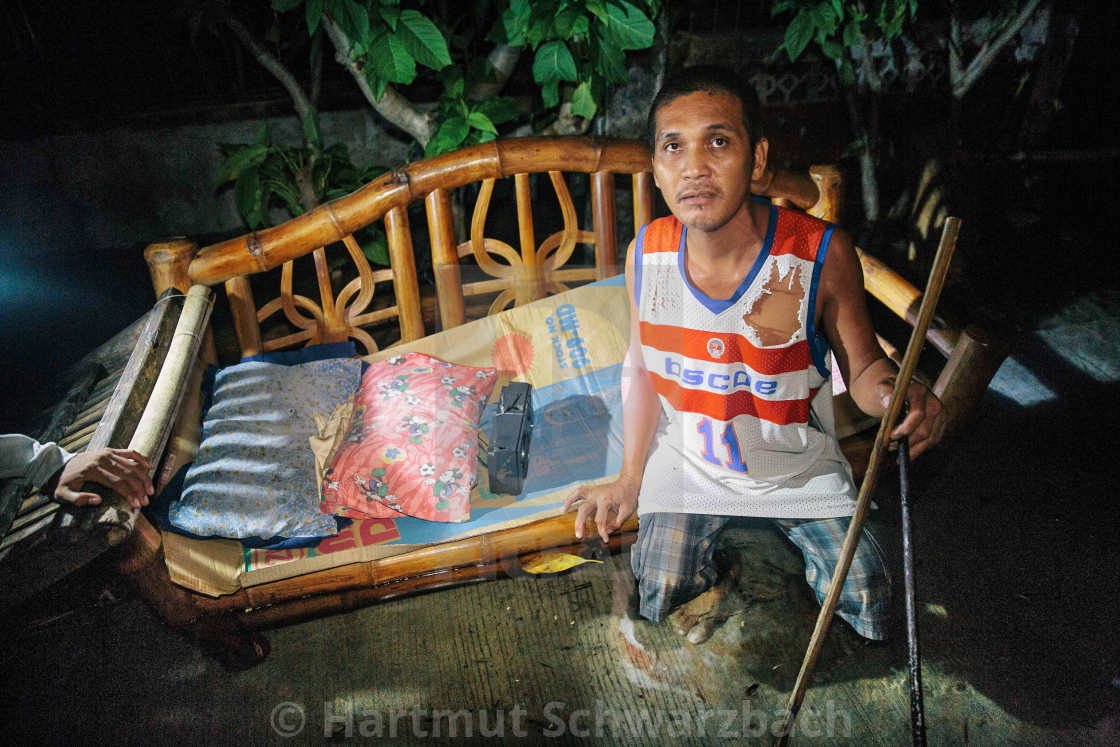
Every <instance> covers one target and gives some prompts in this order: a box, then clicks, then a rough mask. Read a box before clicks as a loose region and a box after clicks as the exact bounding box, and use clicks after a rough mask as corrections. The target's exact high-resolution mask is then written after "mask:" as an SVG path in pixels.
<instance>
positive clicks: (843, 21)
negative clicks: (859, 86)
mask: <svg viewBox="0 0 1120 747" xmlns="http://www.w3.org/2000/svg"><path fill="white" fill-rule="evenodd" d="M917 12H918V3H917V0H878V1H877V2H870V1H864V0H777V2H775V3H774V4H773V5H772V6H771V9H770V13H771V15H774V16H777V15H782V14H792V15H793V17H792V19H790V22H789V25H788V26H787V27H786V32H785V36H784V37H783V39H782V43H781V44H780V45H779V46H778V49H777V50H776V51H777V52H782V51H784V52H785V53H786V55H787V56H788V57H789V60H790V62H794V61H796V60H797V59H798V58H799V57H801V55H802V54H803V53H804V52H805V50H806V49H807V48H808V47H809V46H810V45H812V44H815V45H816V48H817V49H819V50H820V52H821V54H823V55H824V56H825V57H827V58H828V59H829V60H831V61H832V62H833V64H834V65H835V66H836V72H837V75H838V77H839V79H840V84H841V85H844V86H854V85H855V84H856V72H855V64H856V63H855V57H854V56H853V54H852V50H853V49H854V48H856V47H860V46H864V45H868V46H869V45H870V44H871V43H872V42H874V41H879V40H882V41H885V42H887V43H888V44H889V43H890V42H892V41H894V40H895V39H897V38H898V37H900V36H901V35H902V33H903V31H905V28H906V24H907V23H909V22H912V21H913V20H914V18H915V17H916V15H917Z"/></svg>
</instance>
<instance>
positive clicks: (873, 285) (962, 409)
mask: <svg viewBox="0 0 1120 747" xmlns="http://www.w3.org/2000/svg"><path fill="white" fill-rule="evenodd" d="M856 252H857V253H858V254H859V260H860V265H861V266H862V267H863V284H864V287H865V288H866V289H867V292H868V293H870V294H871V295H872V296H874V297H875V298H876V299H878V300H879V301H880V302H882V304H883V305H884V306H886V307H887V308H888V309H890V311H891V312H892V313H894V314H895V315H896V316H898V317H899V318H900V319H903V320H905V321H906V322H907V323H908V324H909V325H911V326H913V324H914V321H915V320H916V319H917V315H918V309H919V307H920V306H921V303H922V292H921V291H919V290H918V289H917V288H916V287H914V285H913V284H911V283H910V282H909V281H908V280H906V278H904V277H902V276H901V275H899V274H898V273H897V272H895V271H894V270H892V269H891V268H890V267H888V266H887V265H885V264H884V263H883V262H881V261H880V260H878V259H876V258H875V257H873V256H871V255H870V254H868V253H866V252H864V251H863V250H862V249H859V248H857V249H856ZM926 340H927V341H928V342H930V343H931V344H932V345H933V346H934V347H935V348H937V350H938V351H939V352H940V353H941V354H942V355H943V356H944V357H945V358H946V362H945V365H944V366H943V367H942V369H941V372H940V373H939V374H938V376H937V379H936V381H935V382H934V384H933V393H934V394H936V395H937V397H938V398H939V399H940V400H941V403H942V405H943V407H944V408H945V411H946V414H947V417H948V422H947V424H946V434H949V433H952V432H953V431H954V430H956V429H957V428H959V427H960V425H961V424H962V423H963V422H964V421H965V420H967V419H968V417H969V415H970V414H971V413H972V411H973V410H974V409H975V407H976V405H977V403H979V401H980V398H981V397H982V396H983V394H984V391H985V390H986V389H987V388H988V382H990V381H991V380H992V377H993V376H995V374H996V371H997V370H998V369H999V367H1000V364H1001V363H1003V359H1004V358H1005V357H1006V356H1007V347H1006V345H1004V344H1003V343H1002V342H1000V341H998V340H996V339H994V338H992V336H991V335H990V334H989V333H988V332H987V331H985V330H984V329H983V328H981V327H979V326H978V325H975V324H970V325H968V326H966V327H964V328H963V329H962V328H960V327H958V326H956V325H954V324H952V323H950V322H948V321H947V320H946V319H945V318H944V317H941V316H935V317H934V320H933V323H932V324H931V325H930V328H929V331H928V332H927V333H926ZM888 346H889V344H888ZM887 352H888V354H890V353H892V351H891V350H889V349H888V351H887ZM892 357H894V355H892Z"/></svg>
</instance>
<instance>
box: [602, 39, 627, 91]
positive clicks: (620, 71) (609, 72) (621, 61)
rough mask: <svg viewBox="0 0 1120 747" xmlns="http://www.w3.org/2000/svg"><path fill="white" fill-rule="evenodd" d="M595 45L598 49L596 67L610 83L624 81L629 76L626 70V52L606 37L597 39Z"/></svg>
mask: <svg viewBox="0 0 1120 747" xmlns="http://www.w3.org/2000/svg"><path fill="white" fill-rule="evenodd" d="M595 46H596V49H597V51H598V59H597V60H596V63H595V67H596V69H598V71H599V72H600V73H602V75H603V77H604V78H606V80H607V81H608V82H610V83H625V82H626V79H627V78H628V77H629V74H628V73H627V71H626V53H625V52H623V51H622V50H621V49H619V48H618V47H616V46H615V45H614V44H612V43H611V42H609V41H607V40H606V39H601V40H599V43H598V44H597V45H595Z"/></svg>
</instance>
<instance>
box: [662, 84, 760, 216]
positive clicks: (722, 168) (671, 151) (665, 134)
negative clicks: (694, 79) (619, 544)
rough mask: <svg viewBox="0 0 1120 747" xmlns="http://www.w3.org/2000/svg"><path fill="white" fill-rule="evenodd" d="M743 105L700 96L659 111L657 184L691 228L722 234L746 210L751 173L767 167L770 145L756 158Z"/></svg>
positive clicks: (682, 98) (706, 94)
mask: <svg viewBox="0 0 1120 747" xmlns="http://www.w3.org/2000/svg"><path fill="white" fill-rule="evenodd" d="M742 106H743V105H742V103H741V102H740V101H739V99H738V98H736V97H735V96H732V95H730V94H727V93H709V92H707V91H697V92H694V93H689V94H685V95H684V96H679V97H677V98H675V99H673V100H672V101H670V102H669V103H667V104H665V105H663V106H662V107H661V108H660V109H659V110H658V111H657V116H656V120H655V121H656V131H655V134H654V141H653V142H654V145H653V180H654V183H655V184H657V186H658V188H659V189H660V190H661V194H662V196H664V198H665V202H666V204H668V206H669V209H670V210H671V211H673V215H675V216H677V219H678V220H680V222H681V223H684V224H685V225H686V226H688V227H689V228H690V229H693V230H698V231H717V230H719V229H720V228H723V227H724V226H725V225H727V223H728V222H730V221H731V219H732V218H734V217H735V216H736V214H737V213H739V211H740V210H743V211H745V210H747V195H748V192H749V190H750V183H751V178H752V171H758V172H759V173H758V174H757V175H756V176H761V172H762V169H763V168H765V165H766V163H765V158H766V156H765V153H766V150H765V141H760V145H761V146H762V147H761V148H760V149H759V153H758V154H757V155H759V156H760V158H758V159H755V158H754V157H753V156H754V155H755V154H754V153H752V148H751V143H750V137H749V135H748V134H747V128H746V127H745V126H744V125H743V109H742Z"/></svg>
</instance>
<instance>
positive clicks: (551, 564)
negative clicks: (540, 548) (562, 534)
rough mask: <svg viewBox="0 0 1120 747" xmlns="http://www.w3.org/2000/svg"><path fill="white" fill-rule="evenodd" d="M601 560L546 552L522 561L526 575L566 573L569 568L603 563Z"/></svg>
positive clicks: (522, 567)
mask: <svg viewBox="0 0 1120 747" xmlns="http://www.w3.org/2000/svg"><path fill="white" fill-rule="evenodd" d="M602 562H603V561H601V560H591V559H590V558H581V557H579V556H578V555H571V554H569V553H566V552H560V551H558V550H546V551H545V552H541V553H537V554H536V555H531V556H529V558H528V559H527V560H524V561H522V563H521V569H522V570H524V571H525V572H526V573H534V574H540V573H559V572H560V571H566V570H568V569H569V568H575V567H576V566H577V565H582V564H583V563H602Z"/></svg>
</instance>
